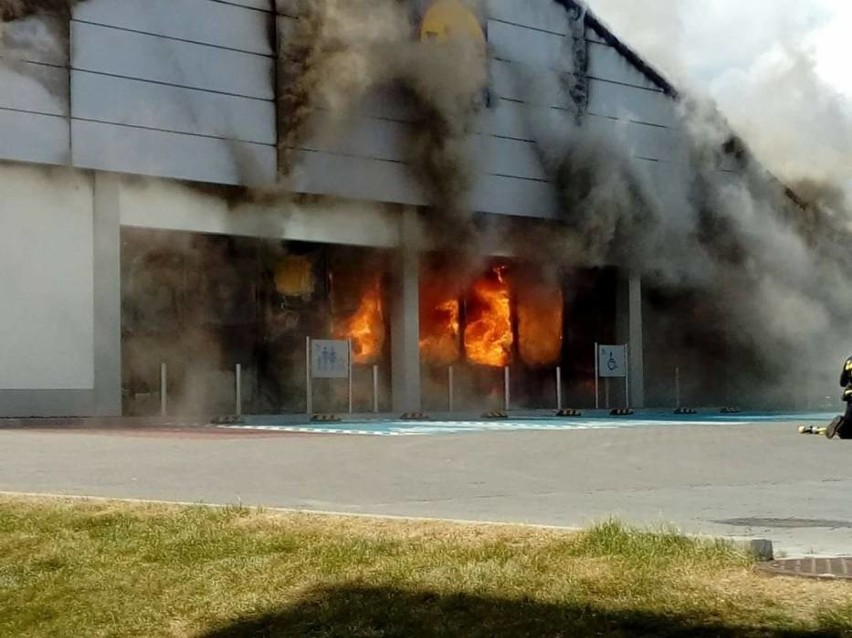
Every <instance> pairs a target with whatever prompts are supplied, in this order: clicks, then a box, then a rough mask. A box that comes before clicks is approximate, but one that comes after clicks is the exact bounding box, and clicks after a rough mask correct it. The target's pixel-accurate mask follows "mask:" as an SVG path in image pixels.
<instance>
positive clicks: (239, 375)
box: [234, 363, 243, 416]
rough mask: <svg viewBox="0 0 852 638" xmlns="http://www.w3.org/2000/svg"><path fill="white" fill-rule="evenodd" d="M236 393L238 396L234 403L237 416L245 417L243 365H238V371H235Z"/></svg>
mask: <svg viewBox="0 0 852 638" xmlns="http://www.w3.org/2000/svg"><path fill="white" fill-rule="evenodd" d="M234 392H235V394H236V397H235V400H234V403H235V408H236V411H235V414H236V415H237V416H242V415H243V366H242V365H241V364H239V363H238V364H237V367H236V370H235V371H234Z"/></svg>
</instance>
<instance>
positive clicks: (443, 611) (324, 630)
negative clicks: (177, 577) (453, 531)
mask: <svg viewBox="0 0 852 638" xmlns="http://www.w3.org/2000/svg"><path fill="white" fill-rule="evenodd" d="M846 631H847V630H839V629H838V630H828V629H826V630H822V631H800V630H783V629H781V628H775V627H772V626H765V625H764V626H760V625H752V626H743V625H728V624H725V623H724V622H723V621H721V620H719V619H718V618H713V617H710V616H701V615H668V614H659V613H654V612H645V611H633V610H630V611H610V610H604V609H602V608H600V607H596V606H586V605H577V606H574V605H571V604H565V605H558V604H543V603H539V602H535V601H525V600H504V599H498V598H487V597H480V596H473V595H468V594H437V593H430V592H410V591H404V590H399V589H391V588H370V587H335V588H323V589H317V590H315V591H313V592H311V593H309V594H308V595H306V596H305V598H304V599H302V600H301V601H299V602H297V603H295V604H293V605H292V606H290V607H286V608H284V609H282V610H280V611H276V612H270V613H266V614H262V615H259V616H253V617H248V618H242V619H239V620H236V621H234V622H232V623H230V624H228V625H226V626H222V627H220V628H218V629H214V630H212V631H209V632H208V633H205V634H203V635H202V636H201V637H200V638H237V637H240V638H242V637H244V636H247V637H252V636H255V637H260V636H263V637H267V638H271V637H274V636H286V637H287V638H302V637H308V636H310V637H311V638H317V637H320V638H331V637H340V638H343V637H344V636H345V637H356V638H357V637H367V636H369V637H371V638H373V637H382V638H388V637H391V636H393V637H397V636H398V637H403V636H405V637H408V636H427V637H428V636H442V637H443V636H453V637H474V638H478V637H482V638H485V637H486V636H487V637H488V638H525V637H528V638H532V637H536V638H544V637H553V638H556V637H557V636H559V637H564V638H568V637H575V636H576V637H583V636H616V637H619V636H620V637H625V638H626V637H632V636H647V637H651V636H654V637H657V636H660V637H672V636H684V637H685V636H690V637H695V636H698V637H705V638H709V637H710V636H714V637H719V638H728V637H731V638H733V637H734V636H736V637H741V636H745V637H758V636H760V637H769V636H783V637H787V638H817V637H826V638H828V637H832V636H837V637H840V636H849V635H850V634H848V633H846Z"/></svg>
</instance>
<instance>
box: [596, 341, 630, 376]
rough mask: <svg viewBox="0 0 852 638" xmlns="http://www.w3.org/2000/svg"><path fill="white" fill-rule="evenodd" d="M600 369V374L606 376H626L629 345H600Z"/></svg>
mask: <svg viewBox="0 0 852 638" xmlns="http://www.w3.org/2000/svg"><path fill="white" fill-rule="evenodd" d="M598 371H599V374H600V376H601V377H604V378H610V379H623V378H626V377H627V347H626V346H598Z"/></svg>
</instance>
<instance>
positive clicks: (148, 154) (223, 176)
mask: <svg viewBox="0 0 852 638" xmlns="http://www.w3.org/2000/svg"><path fill="white" fill-rule="evenodd" d="M71 133H72V139H73V162H74V165H75V166H78V167H80V168H91V169H97V170H106V171H116V172H122V173H132V174H140V175H151V176H157V177H172V178H178V179H186V180H194V181H202V182H213V183H221V184H244V183H251V184H271V183H273V182H274V180H275V176H276V170H277V169H276V151H275V147H274V146H266V145H260V144H247V143H244V142H228V141H226V140H220V139H214V138H208V137H198V136H194V135H183V134H178V133H165V132H162V131H151V130H145V129H138V128H132V127H126V126H116V125H112V124H102V123H98V122H85V121H81V120H74V121H72V123H71Z"/></svg>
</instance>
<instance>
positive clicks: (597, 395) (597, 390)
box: [595, 341, 601, 410]
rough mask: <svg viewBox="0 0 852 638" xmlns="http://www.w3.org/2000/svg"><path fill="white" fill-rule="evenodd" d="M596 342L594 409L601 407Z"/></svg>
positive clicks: (596, 345)
mask: <svg viewBox="0 0 852 638" xmlns="http://www.w3.org/2000/svg"><path fill="white" fill-rule="evenodd" d="M598 360H599V356H598V343H597V341H596V342H595V410H598V409H600V407H601V392H600V382H599V379H600V376H601V375H600V370H599V369H598Z"/></svg>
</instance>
